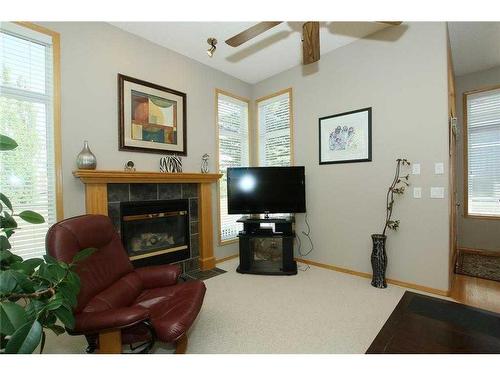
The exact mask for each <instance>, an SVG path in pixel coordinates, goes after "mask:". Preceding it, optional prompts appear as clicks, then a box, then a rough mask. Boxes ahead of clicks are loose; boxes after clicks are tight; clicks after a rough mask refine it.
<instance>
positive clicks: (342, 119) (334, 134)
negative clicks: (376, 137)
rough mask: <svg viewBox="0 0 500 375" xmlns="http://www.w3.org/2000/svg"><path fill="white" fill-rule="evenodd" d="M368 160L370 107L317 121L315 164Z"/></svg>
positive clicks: (370, 157) (369, 150)
mask: <svg viewBox="0 0 500 375" xmlns="http://www.w3.org/2000/svg"><path fill="white" fill-rule="evenodd" d="M365 161H372V108H371V107H370V108H362V109H358V110H355V111H350V112H343V113H339V114H336V115H331V116H326V117H321V118H320V119H319V164H339V163H357V162H365Z"/></svg>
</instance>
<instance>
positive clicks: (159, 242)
mask: <svg viewBox="0 0 500 375" xmlns="http://www.w3.org/2000/svg"><path fill="white" fill-rule="evenodd" d="M120 214H121V220H120V222H121V237H122V242H123V245H124V247H125V249H126V250H127V253H128V256H129V258H130V260H131V261H132V264H133V265H134V266H135V267H141V266H146V265H154V264H166V263H174V262H179V261H182V260H185V259H188V258H189V257H190V241H189V239H190V232H189V231H190V226H189V200H188V199H173V200H156V201H138V202H137V201H136V202H121V203H120Z"/></svg>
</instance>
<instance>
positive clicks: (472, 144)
mask: <svg viewBox="0 0 500 375" xmlns="http://www.w3.org/2000/svg"><path fill="white" fill-rule="evenodd" d="M467 156H468V160H467V163H468V176H467V177H468V214H470V215H487V216H500V89H497V90H490V91H484V92H480V93H475V94H469V95H467Z"/></svg>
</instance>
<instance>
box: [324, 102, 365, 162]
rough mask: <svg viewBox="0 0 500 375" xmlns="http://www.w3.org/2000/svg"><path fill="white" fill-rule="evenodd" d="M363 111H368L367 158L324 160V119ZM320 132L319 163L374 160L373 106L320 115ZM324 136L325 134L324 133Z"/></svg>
mask: <svg viewBox="0 0 500 375" xmlns="http://www.w3.org/2000/svg"><path fill="white" fill-rule="evenodd" d="M361 112H367V113H368V121H367V124H366V127H367V132H368V150H367V151H368V157H366V158H358V159H344V160H328V161H324V160H322V149H321V143H322V142H321V140H322V121H325V120H328V119H332V118H335V117H343V116H349V115H352V114H355V113H361ZM318 129H319V131H318V133H319V138H318V140H319V145H318V150H319V164H320V165H325V164H343V163H361V162H371V161H372V107H366V108H361V109H357V110H354V111H348V112H342V113H337V114H334V115H331V116H325V117H320V118H319V119H318ZM323 136H324V134H323Z"/></svg>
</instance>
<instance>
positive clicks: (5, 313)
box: [0, 301, 27, 336]
mask: <svg viewBox="0 0 500 375" xmlns="http://www.w3.org/2000/svg"><path fill="white" fill-rule="evenodd" d="M26 321H27V314H26V311H24V309H23V308H22V307H21V306H20V305H18V304H17V303H14V302H9V301H7V302H0V333H1V334H2V335H5V336H8V335H12V334H13V333H14V332H15V331H16V330H17V329H18V328H19V327H21V326H22V325H23V324H25V323H26Z"/></svg>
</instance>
